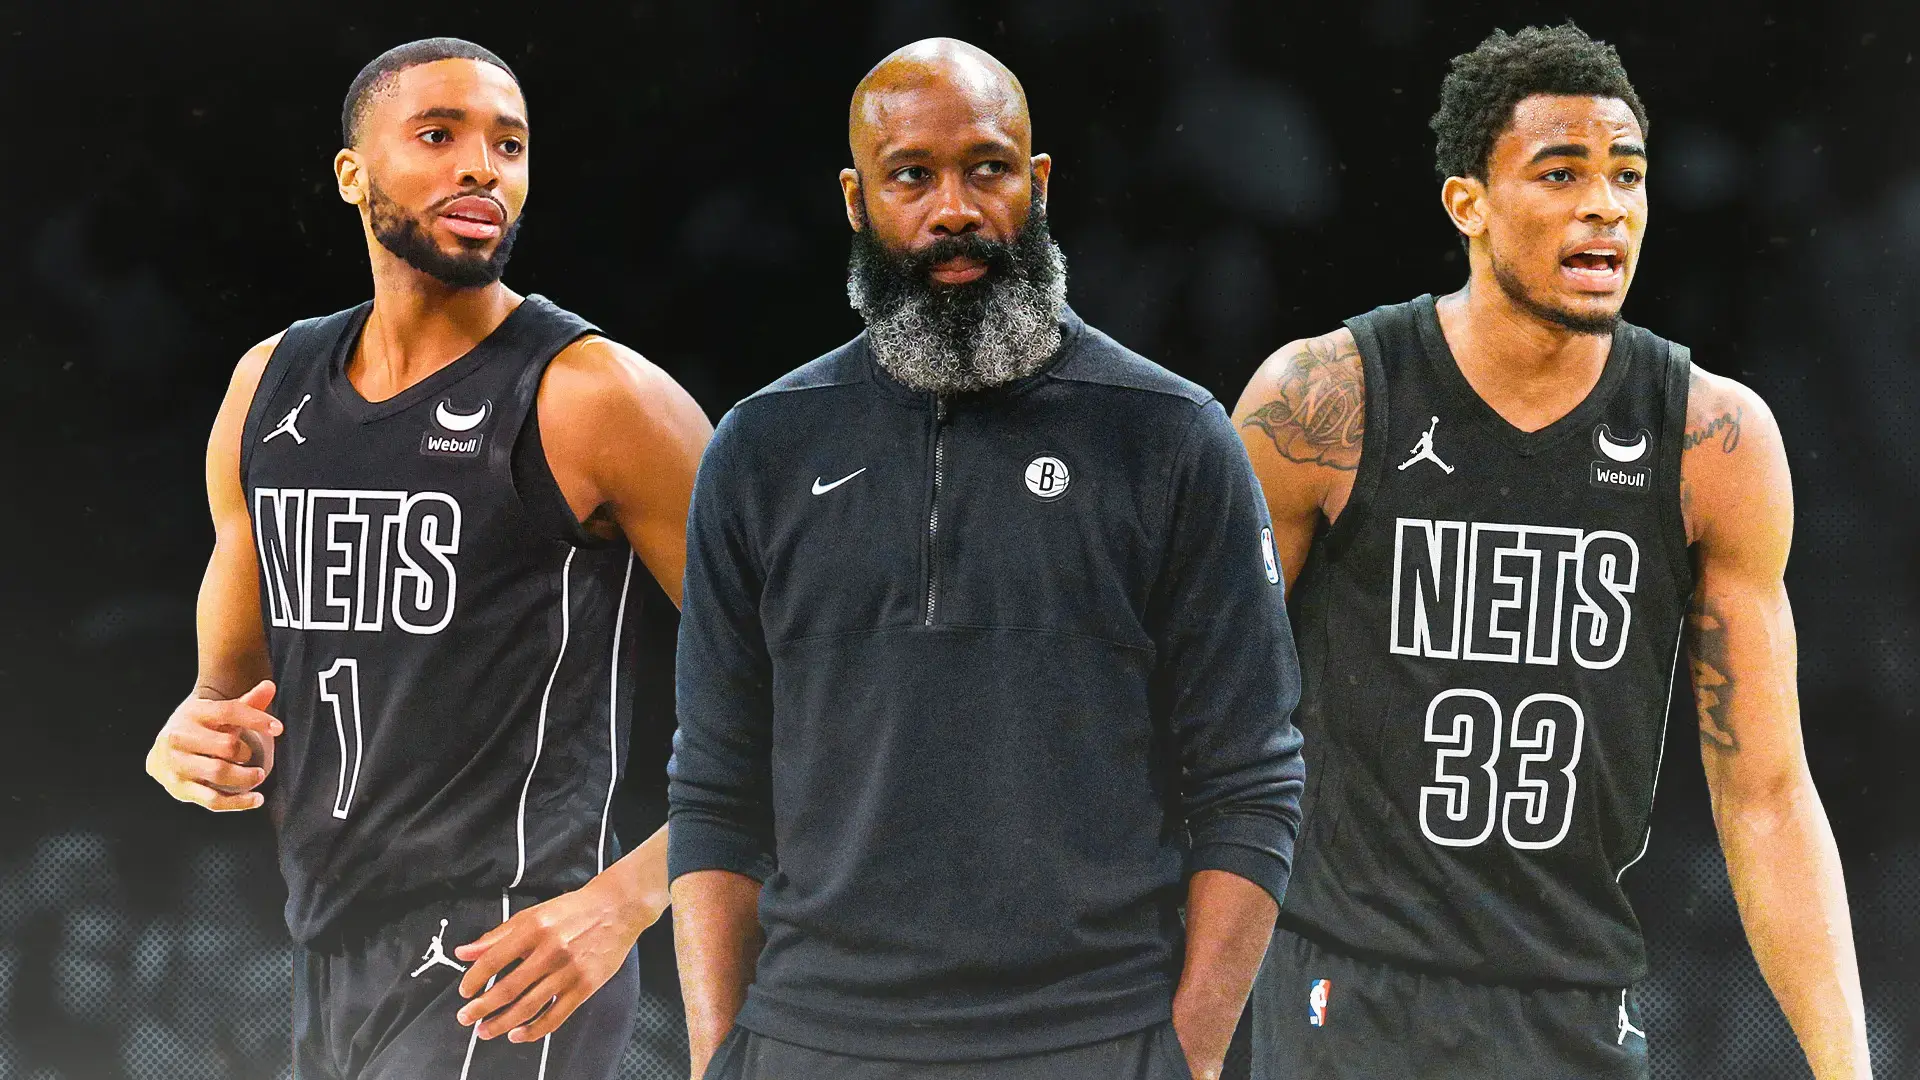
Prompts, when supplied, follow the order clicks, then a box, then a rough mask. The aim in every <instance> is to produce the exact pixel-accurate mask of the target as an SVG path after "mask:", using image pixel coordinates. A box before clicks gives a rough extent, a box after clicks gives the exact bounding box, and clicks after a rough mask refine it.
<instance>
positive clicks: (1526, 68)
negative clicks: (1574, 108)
mask: <svg viewBox="0 0 1920 1080" xmlns="http://www.w3.org/2000/svg"><path fill="white" fill-rule="evenodd" d="M1533 94H1580V95H1591V96H1593V97H1611V98H1619V99H1620V100H1622V101H1624V102H1626V103H1627V108H1629V109H1632V110H1633V117H1634V119H1636V120H1638V121H1640V131H1641V134H1642V135H1644V134H1645V133H1646V131H1647V109H1646V106H1644V105H1642V104H1640V95H1639V94H1637V93H1635V92H1634V89H1633V83H1631V82H1629V81H1628V79H1627V70H1626V68H1624V67H1622V66H1621V65H1620V53H1619V52H1618V51H1617V50H1616V49H1614V47H1613V46H1611V45H1609V44H1607V43H1606V42H1604V41H1595V40H1593V39H1592V38H1590V37H1588V36H1587V35H1586V32H1585V31H1583V30H1581V29H1580V28H1579V27H1577V26H1575V25H1574V24H1573V23H1572V21H1571V20H1569V21H1568V22H1567V23H1565V24H1564V25H1561V26H1529V27H1527V28H1526V29H1525V30H1522V31H1520V32H1519V33H1517V34H1508V33H1507V32H1506V31H1505V30H1495V31H1494V32H1493V34H1492V36H1491V37H1489V38H1487V40H1485V41H1483V42H1481V43H1480V44H1479V45H1478V46H1477V47H1475V48H1474V50H1473V51H1472V52H1469V53H1462V54H1460V55H1459V56H1456V57H1454V58H1453V70H1452V71H1450V72H1448V74H1447V78H1446V81H1445V82H1443V83H1441V84H1440V111H1439V112H1437V113H1434V114H1433V119H1432V120H1431V121H1429V122H1428V126H1430V127H1432V128H1433V132H1434V134H1435V135H1437V136H1439V139H1438V142H1437V143H1436V145H1435V147H1434V165H1435V167H1436V168H1437V170H1438V172H1439V173H1440V179H1442V180H1445V179H1446V178H1447V177H1449V176H1471V177H1473V178H1474V179H1476V180H1485V179H1486V178H1487V161H1488V159H1489V158H1490V157H1492V155H1493V143H1494V140H1496V139H1498V138H1499V137H1500V133H1501V132H1503V131H1505V130H1506V129H1507V126H1508V125H1509V124H1511V123H1512V122H1513V107H1514V106H1515V105H1518V104H1520V102H1521V101H1522V100H1523V99H1525V98H1527V97H1529V96H1531V95H1533Z"/></svg>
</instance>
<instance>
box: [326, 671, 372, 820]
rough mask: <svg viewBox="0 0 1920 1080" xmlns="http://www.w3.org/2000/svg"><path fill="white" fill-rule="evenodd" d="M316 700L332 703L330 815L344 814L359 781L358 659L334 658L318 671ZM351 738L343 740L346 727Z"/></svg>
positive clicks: (360, 737) (339, 815)
mask: <svg viewBox="0 0 1920 1080" xmlns="http://www.w3.org/2000/svg"><path fill="white" fill-rule="evenodd" d="M320 700H321V701H322V702H323V703H325V704H327V705H331V706H333V730H334V733H335V734H336V735H338V736H340V786H339V788H338V789H336V790H335V791H334V795H333V816H334V817H337V818H344V817H346V816H347V808H348V807H351V806H352V805H353V789H354V788H356V787H358V786H359V784H360V754H361V750H362V748H363V737H362V734H361V731H360V661H358V660H349V659H343V660H335V661H334V662H333V666H332V667H330V668H328V669H327V670H325V671H323V672H321V673H320ZM349 726H351V727H352V728H353V740H352V742H351V743H349V742H348V740H347V728H348V727H349Z"/></svg>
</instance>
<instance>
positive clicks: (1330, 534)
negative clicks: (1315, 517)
mask: <svg viewBox="0 0 1920 1080" xmlns="http://www.w3.org/2000/svg"><path fill="white" fill-rule="evenodd" d="M1374 317H1375V316H1374V314H1373V313H1369V314H1367V315H1361V316H1357V317H1355V318H1352V319H1348V320H1347V321H1346V327H1347V329H1348V330H1349V331H1351V332H1352V334H1353V344H1354V347H1355V348H1356V349H1357V350H1359V353H1360V369H1361V377H1362V385H1361V400H1360V409H1361V417H1362V421H1363V430H1362V433H1361V436H1360V460H1359V462H1358V463H1356V464H1355V466H1354V471H1353V491H1352V492H1351V493H1350V494H1349V495H1348V496H1347V505H1346V506H1344V507H1342V508H1341V509H1340V517H1339V518H1338V520H1336V521H1334V522H1333V523H1332V524H1331V525H1329V526H1327V531H1326V533H1325V541H1326V545H1327V552H1328V554H1329V555H1332V556H1334V557H1338V556H1339V555H1340V553H1341V552H1342V551H1343V550H1344V549H1345V548H1346V546H1347V545H1348V544H1349V543H1351V542H1352V539H1353V537H1354V535H1355V534H1356V533H1358V532H1359V530H1360V526H1361V525H1362V524H1363V523H1364V522H1365V521H1366V518H1367V515H1368V514H1369V513H1370V512H1371V511H1372V510H1373V495H1374V492H1375V491H1376V490H1378V489H1379V487H1380V469H1381V464H1380V463H1381V460H1382V455H1383V454H1384V453H1385V452H1386V451H1384V450H1383V449H1381V447H1382V446H1384V445H1385V444H1386V441H1387V417H1388V413H1387V368H1386V364H1385V363H1383V362H1382V361H1381V359H1380V355H1381V352H1380V336H1379V335H1378V334H1376V333H1375V332H1374V329H1373V320H1374Z"/></svg>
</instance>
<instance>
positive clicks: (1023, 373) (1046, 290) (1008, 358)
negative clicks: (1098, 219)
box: [847, 238, 1067, 394]
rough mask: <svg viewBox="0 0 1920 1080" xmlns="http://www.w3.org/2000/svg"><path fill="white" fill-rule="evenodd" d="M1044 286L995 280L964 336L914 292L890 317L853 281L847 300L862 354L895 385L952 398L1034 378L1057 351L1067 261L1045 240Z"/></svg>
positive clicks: (931, 299)
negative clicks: (862, 325) (858, 323)
mask: <svg viewBox="0 0 1920 1080" xmlns="http://www.w3.org/2000/svg"><path fill="white" fill-rule="evenodd" d="M1046 258H1047V261H1048V262H1049V263H1050V264H1051V266H1052V269H1053V273H1052V274H1050V275H1047V278H1048V280H1046V281H1044V282H1035V281H1029V280H1026V279H1024V278H1021V277H1019V276H1017V275H1014V274H1004V275H999V276H998V277H997V278H996V279H995V280H994V281H993V282H992V283H991V284H990V285H989V286H988V288H987V293H986V296H985V297H984V298H983V300H982V301H981V303H980V305H979V315H978V319H977V321H975V320H968V323H969V324H970V325H968V326H967V327H965V328H964V329H960V328H956V327H955V326H954V325H953V320H952V319H951V318H947V319H943V318H941V317H940V315H939V312H938V310H937V309H938V307H939V306H940V301H939V298H937V297H936V296H934V295H933V294H931V293H929V292H925V291H921V292H917V293H915V294H914V295H912V296H910V297H908V298H907V299H906V300H905V301H904V302H902V303H899V304H897V305H896V306H894V307H893V309H892V310H890V311H877V310H874V307H875V305H873V304H872V303H871V302H870V301H869V298H868V297H867V295H866V289H865V288H863V286H862V283H861V280H860V278H859V277H858V276H857V275H856V276H854V277H851V278H849V279H848V281H847V299H848V300H849V301H850V302H851V303H852V305H853V308H854V310H856V311H858V312H859V313H860V315H861V317H862V318H864V319H865V320H866V322H867V347H868V348H870V349H872V350H873V356H874V359H875V360H877V361H878V362H879V364H880V366H881V367H883V368H885V369H886V370H887V373H888V374H890V375H892V376H893V377H894V378H896V379H898V380H900V382H901V384H902V385H904V386H906V387H908V388H910V389H913V390H918V391H921V392H923V393H935V394H958V393H965V392H968V391H973V390H985V389H988V388H989V387H994V386H1004V385H1006V384H1007V383H1010V382H1015V381H1017V380H1020V379H1024V378H1026V377H1027V376H1029V375H1032V374H1033V373H1035V372H1037V371H1039V370H1040V369H1041V368H1043V367H1045V366H1046V365H1047V361H1048V360H1050V359H1052V358H1053V354H1054V353H1055V352H1058V351H1059V349H1060V312H1061V311H1062V310H1064V309H1065V308H1066V304H1067V259H1066V256H1065V255H1064V254H1063V253H1062V252H1061V251H1060V246H1059V245H1058V244H1056V243H1054V242H1053V240H1052V239H1051V238H1049V239H1048V240H1047V241H1046Z"/></svg>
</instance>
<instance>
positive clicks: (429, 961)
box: [408, 919, 467, 979]
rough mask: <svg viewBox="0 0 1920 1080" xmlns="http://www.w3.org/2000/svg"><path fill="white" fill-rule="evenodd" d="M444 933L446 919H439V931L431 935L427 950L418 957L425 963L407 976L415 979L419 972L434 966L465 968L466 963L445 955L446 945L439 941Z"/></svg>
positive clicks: (459, 969) (454, 968)
mask: <svg viewBox="0 0 1920 1080" xmlns="http://www.w3.org/2000/svg"><path fill="white" fill-rule="evenodd" d="M446 935H447V920H445V919H441V920H440V932H439V933H437V934H435V935H433V940H432V941H430V942H428V943H427V951H426V952H424V953H421V954H420V959H422V960H425V961H426V963H424V964H421V965H420V966H419V967H417V968H414V969H413V974H412V975H410V976H408V978H412V979H417V978H419V977H420V973H421V972H423V971H425V970H427V969H428V968H430V967H436V966H446V967H450V968H452V969H453V970H455V971H465V970H467V968H466V965H464V964H459V963H455V962H454V960H453V958H452V957H450V956H448V955H447V947H446V946H445V945H442V944H441V943H440V939H441V938H443V937H445V936H446Z"/></svg>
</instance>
